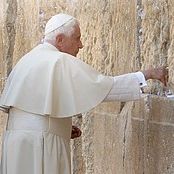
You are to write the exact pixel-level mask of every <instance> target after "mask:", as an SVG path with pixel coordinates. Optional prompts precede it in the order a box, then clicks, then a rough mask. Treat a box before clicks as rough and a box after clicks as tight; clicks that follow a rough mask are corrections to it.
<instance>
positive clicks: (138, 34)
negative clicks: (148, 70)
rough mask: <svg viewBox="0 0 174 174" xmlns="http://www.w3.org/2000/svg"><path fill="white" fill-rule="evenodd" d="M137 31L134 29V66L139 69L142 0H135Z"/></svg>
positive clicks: (140, 60)
mask: <svg viewBox="0 0 174 174" xmlns="http://www.w3.org/2000/svg"><path fill="white" fill-rule="evenodd" d="M136 9H137V11H136V14H137V31H136V62H135V64H136V65H135V67H136V68H138V69H141V67H142V62H143V60H142V55H141V40H142V39H141V37H142V26H141V23H142V17H143V8H142V0H137V8H136Z"/></svg>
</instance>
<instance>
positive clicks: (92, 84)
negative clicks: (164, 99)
mask: <svg viewBox="0 0 174 174" xmlns="http://www.w3.org/2000/svg"><path fill="white" fill-rule="evenodd" d="M112 85H113V78H111V77H109V76H104V75H101V74H100V73H98V72H97V71H95V70H94V69H93V68H91V67H90V66H89V65H87V64H86V63H84V62H83V61H81V60H80V59H78V58H76V57H73V56H71V55H69V54H66V53H62V52H60V51H58V50H57V49H56V48H55V47H54V46H52V45H50V44H47V43H45V44H41V45H38V46H37V47H35V48H34V49H33V50H32V51H30V52H29V53H28V54H26V55H25V56H24V57H23V58H22V59H21V60H20V61H19V62H18V63H17V65H16V66H15V67H14V69H13V70H12V72H11V74H10V75H9V78H8V80H7V83H6V86H5V88H4V91H3V93H2V95H1V98H0V106H1V107H4V108H8V107H11V106H13V107H16V108H19V109H21V110H24V111H28V112H32V113H36V114H41V115H51V116H52V117H69V116H73V115H76V114H79V113H83V112H86V111H89V110H90V109H92V108H94V107H95V106H96V105H98V104H99V103H101V102H102V101H103V100H104V98H105V97H106V96H107V94H108V93H109V91H110V90H111V88H112Z"/></svg>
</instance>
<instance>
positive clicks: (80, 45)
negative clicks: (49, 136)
mask: <svg viewBox="0 0 174 174" xmlns="http://www.w3.org/2000/svg"><path fill="white" fill-rule="evenodd" d="M82 48H83V44H82V41H80V43H79V49H82Z"/></svg>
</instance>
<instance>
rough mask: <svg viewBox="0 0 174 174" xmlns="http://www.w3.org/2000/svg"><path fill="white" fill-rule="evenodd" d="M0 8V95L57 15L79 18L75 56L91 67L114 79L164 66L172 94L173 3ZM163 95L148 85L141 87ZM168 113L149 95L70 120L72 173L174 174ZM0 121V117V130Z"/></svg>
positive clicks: (71, 0) (168, 104)
mask: <svg viewBox="0 0 174 174" xmlns="http://www.w3.org/2000/svg"><path fill="white" fill-rule="evenodd" d="M0 9H1V10H0V24H1V25H0V50H1V51H0V79H1V81H0V90H2V89H3V86H4V82H5V79H6V77H7V76H8V74H9V72H10V71H11V69H12V67H13V66H14V65H15V64H16V62H17V61H18V60H19V59H20V58H21V56H23V55H24V54H25V53H27V52H28V51H29V50H31V49H32V48H33V47H34V46H35V45H37V44H38V43H39V42H40V41H41V39H42V35H43V29H44V26H45V23H46V21H47V20H48V19H49V18H50V17H51V16H52V15H54V14H56V13H59V12H65V13H69V14H72V15H74V16H75V17H77V18H78V19H79V21H80V25H81V32H82V42H83V44H84V48H83V50H81V51H80V54H79V55H78V57H80V58H81V59H83V60H84V61H85V62H87V63H88V64H90V65H91V66H93V67H94V68H95V69H97V70H98V71H100V72H101V73H104V74H107V75H118V74H123V73H128V72H131V71H136V70H140V69H145V68H148V67H149V66H154V67H156V66H159V65H168V66H169V73H170V79H169V86H170V88H171V89H174V79H173V78H174V75H173V73H174V71H173V67H174V59H173V56H174V52H173V50H174V48H173V47H174V43H173V42H174V31H173V27H174V26H173V25H174V24H173V23H174V17H173V14H174V2H173V0H137V1H134V0H95V1H94V0H79V1H78V0H49V1H45V0H30V1H28V0H23V1H17V0H2V2H1V3H0ZM162 91H163V86H162V85H161V84H160V83H159V82H154V81H153V82H152V81H150V82H149V87H148V88H147V89H146V92H150V93H153V94H161V93H162ZM173 113H174V112H173V102H172V101H169V100H167V99H166V98H165V97H163V98H162V97H157V96H156V97H155V96H149V95H148V96H146V97H144V98H143V99H142V100H140V101H137V102H128V103H119V102H110V103H102V104H101V105H99V106H98V107H97V108H94V110H92V111H90V112H88V113H86V114H84V115H83V116H82V117H80V116H79V117H76V118H75V119H74V123H75V124H77V125H79V126H80V127H81V129H82V131H83V134H82V137H81V138H78V139H77V140H75V141H72V145H71V146H72V164H73V171H74V174H100V173H104V174H141V173H142V174H154V173H155V174H156V173H157V174H171V173H174V164H173V161H174V160H173V152H174V149H173V146H172V144H173V142H174V140H173V134H172V131H173V119H172V115H173ZM4 118H6V117H4V116H3V114H2V113H0V124H1V129H0V132H1V133H2V132H3V127H4V125H5V121H4V120H5V119H4Z"/></svg>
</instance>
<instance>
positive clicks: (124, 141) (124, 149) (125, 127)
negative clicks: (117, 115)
mask: <svg viewBox="0 0 174 174" xmlns="http://www.w3.org/2000/svg"><path fill="white" fill-rule="evenodd" d="M127 122H128V118H126V123H125V126H124V137H123V145H124V147H123V168H124V167H125V158H126V131H127V124H128V123H127Z"/></svg>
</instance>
